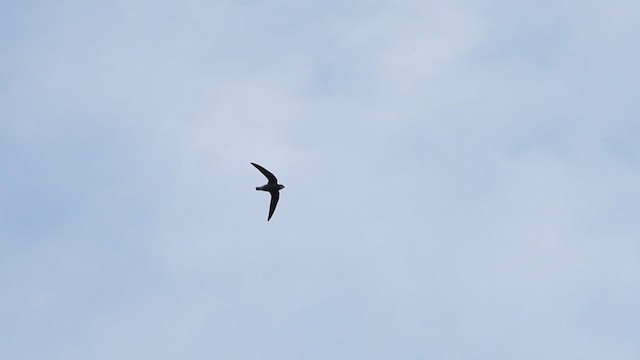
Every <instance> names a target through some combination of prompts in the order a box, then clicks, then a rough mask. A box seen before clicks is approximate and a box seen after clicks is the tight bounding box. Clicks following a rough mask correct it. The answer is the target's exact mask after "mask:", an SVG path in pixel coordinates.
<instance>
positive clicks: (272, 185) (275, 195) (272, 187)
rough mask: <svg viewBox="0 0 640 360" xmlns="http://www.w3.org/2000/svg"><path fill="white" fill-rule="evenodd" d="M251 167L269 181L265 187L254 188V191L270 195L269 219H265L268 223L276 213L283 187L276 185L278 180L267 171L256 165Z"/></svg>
mask: <svg viewBox="0 0 640 360" xmlns="http://www.w3.org/2000/svg"><path fill="white" fill-rule="evenodd" d="M251 165H253V166H255V167H256V169H258V170H260V172H261V173H262V175H264V176H266V177H267V179H268V180H269V182H268V183H267V184H266V185H262V186H258V187H256V190H262V191H268V192H269V194H271V203H269V217H268V218H267V221H269V220H271V216H273V212H274V211H276V205H278V200H279V199H280V190H282V189H284V185H280V184H278V179H276V177H275V176H274V175H273V174H272V173H271V172H270V171H269V170H267V169H265V168H263V167H262V166H260V165H258V164H256V163H251Z"/></svg>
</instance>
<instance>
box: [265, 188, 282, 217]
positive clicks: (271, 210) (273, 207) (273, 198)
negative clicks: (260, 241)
mask: <svg viewBox="0 0 640 360" xmlns="http://www.w3.org/2000/svg"><path fill="white" fill-rule="evenodd" d="M269 193H270V194H271V203H269V217H268V218H267V221H269V220H271V217H272V216H273V213H274V212H275V211H276V206H277V205H278V200H280V192H279V191H278V190H274V191H269Z"/></svg>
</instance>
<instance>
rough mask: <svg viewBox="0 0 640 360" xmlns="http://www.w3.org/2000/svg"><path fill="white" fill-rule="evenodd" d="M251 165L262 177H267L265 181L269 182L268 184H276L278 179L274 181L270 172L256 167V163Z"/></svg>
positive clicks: (258, 166)
mask: <svg viewBox="0 0 640 360" xmlns="http://www.w3.org/2000/svg"><path fill="white" fill-rule="evenodd" d="M251 165H253V166H255V167H256V169H258V170H260V172H261V173H262V175H264V176H266V177H267V179H268V180H269V184H277V183H278V179H276V177H275V176H274V175H273V174H272V173H271V172H269V170H267V169H265V168H263V167H262V166H260V165H258V164H256V163H251ZM276 201H277V200H276ZM274 207H275V206H274Z"/></svg>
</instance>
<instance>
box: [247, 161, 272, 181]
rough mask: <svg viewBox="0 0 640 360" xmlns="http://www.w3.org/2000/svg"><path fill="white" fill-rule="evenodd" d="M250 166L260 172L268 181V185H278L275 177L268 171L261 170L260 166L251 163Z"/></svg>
mask: <svg viewBox="0 0 640 360" xmlns="http://www.w3.org/2000/svg"><path fill="white" fill-rule="evenodd" d="M251 165H253V166H255V167H256V169H258V170H260V172H261V173H262V175H264V176H266V177H267V179H268V180H269V184H277V183H278V179H276V177H275V176H274V175H273V174H272V173H271V172H269V170H267V169H265V168H263V167H262V166H260V165H258V164H256V163H251Z"/></svg>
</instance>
